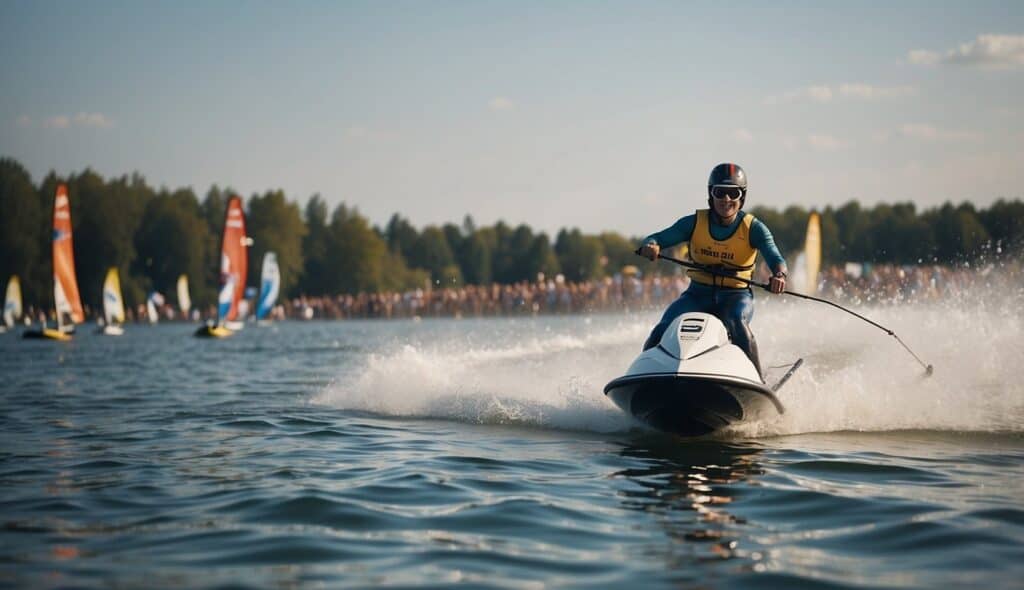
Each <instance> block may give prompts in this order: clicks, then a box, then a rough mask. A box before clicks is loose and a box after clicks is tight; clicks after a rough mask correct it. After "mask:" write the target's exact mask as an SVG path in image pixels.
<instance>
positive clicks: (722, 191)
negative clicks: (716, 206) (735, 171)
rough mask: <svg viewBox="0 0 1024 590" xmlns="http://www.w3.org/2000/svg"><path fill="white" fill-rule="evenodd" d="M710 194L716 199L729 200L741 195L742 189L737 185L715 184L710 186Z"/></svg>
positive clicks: (737, 198)
mask: <svg viewBox="0 0 1024 590" xmlns="http://www.w3.org/2000/svg"><path fill="white" fill-rule="evenodd" d="M711 196H712V197H714V198H716V199H729V200H730V201H736V200H739V198H740V197H742V196H743V189H741V188H740V187H738V186H726V185H719V184H716V185H715V186H713V187H711Z"/></svg>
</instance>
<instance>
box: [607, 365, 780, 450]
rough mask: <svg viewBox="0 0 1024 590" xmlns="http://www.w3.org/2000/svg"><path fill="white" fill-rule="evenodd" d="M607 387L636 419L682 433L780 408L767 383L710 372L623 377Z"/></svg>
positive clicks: (764, 414) (719, 426)
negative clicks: (729, 377) (724, 376)
mask: <svg viewBox="0 0 1024 590" xmlns="http://www.w3.org/2000/svg"><path fill="white" fill-rule="evenodd" d="M604 391H605V394H606V395H607V396H608V397H609V398H610V399H611V400H612V401H613V402H614V403H615V405H616V406H618V407H619V408H620V409H622V411H624V412H626V413H627V414H629V415H631V416H632V417H633V418H635V419H636V420H638V421H640V422H642V423H644V424H646V425H647V426H650V427H651V428H654V429H656V430H660V431H662V432H667V433H671V434H678V435H681V436H703V435H706V434H711V433H713V432H715V431H717V430H721V429H722V428H726V427H728V426H731V425H734V424H737V423H740V422H750V421H755V420H761V419H764V418H769V417H772V416H774V415H777V414H778V413H781V412H782V404H781V403H779V401H778V399H777V398H776V397H775V394H774V393H772V391H771V390H770V389H768V388H767V387H765V386H763V385H760V384H757V383H752V382H741V381H738V380H730V379H727V378H714V377H708V376H706V375H702V376H688V375H680V374H668V375H643V376H639V377H628V376H627V377H620V378H619V379H616V380H614V381H612V382H611V383H609V384H608V385H607V386H606V387H605V390H604Z"/></svg>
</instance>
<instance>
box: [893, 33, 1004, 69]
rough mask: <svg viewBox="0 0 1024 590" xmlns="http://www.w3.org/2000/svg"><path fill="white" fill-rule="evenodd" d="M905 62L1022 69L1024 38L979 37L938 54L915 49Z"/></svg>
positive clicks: (1002, 36)
mask: <svg viewBox="0 0 1024 590" xmlns="http://www.w3.org/2000/svg"><path fill="white" fill-rule="evenodd" d="M907 61H909V62H910V63H912V64H917V65H936V64H951V65H963V66H976V67H983V68H1015V67H1022V66H1024V35H994V34H987V35H978V36H977V37H976V38H975V39H974V40H973V41H968V42H966V43H961V44H960V45H958V46H956V47H954V48H953V49H950V50H948V51H946V52H945V53H939V52H935V51H929V50H926V49H915V50H913V51H911V52H910V53H909V54H907Z"/></svg>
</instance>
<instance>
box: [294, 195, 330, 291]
mask: <svg viewBox="0 0 1024 590" xmlns="http://www.w3.org/2000/svg"><path fill="white" fill-rule="evenodd" d="M304 216H305V218H306V235H305V237H303V238H302V252H303V259H304V260H303V272H302V276H301V282H300V284H299V287H300V289H299V290H300V291H301V292H303V293H306V294H309V295H326V294H327V293H328V291H327V282H328V279H327V275H328V273H329V272H330V268H329V263H328V259H327V247H328V241H329V238H330V235H329V232H328V229H327V204H326V203H324V200H323V199H322V198H321V197H320V195H318V194H317V195H313V197H312V198H310V199H309V202H307V203H306V209H305V215H304Z"/></svg>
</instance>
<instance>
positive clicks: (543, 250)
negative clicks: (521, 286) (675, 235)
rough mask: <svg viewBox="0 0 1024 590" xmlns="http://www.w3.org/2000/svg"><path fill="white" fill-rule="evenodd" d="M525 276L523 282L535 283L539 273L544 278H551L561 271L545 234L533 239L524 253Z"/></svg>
mask: <svg viewBox="0 0 1024 590" xmlns="http://www.w3.org/2000/svg"><path fill="white" fill-rule="evenodd" d="M525 267H526V276H525V277H524V280H530V281H535V280H537V276H538V275H539V274H540V273H544V276H545V277H548V278H550V277H553V276H555V275H557V274H558V273H560V272H561V271H562V267H561V266H560V265H559V264H558V256H556V255H555V249H554V248H553V247H552V246H551V240H550V239H548V235H547V234H545V233H540V234H537V235H536V236H534V237H533V241H532V242H531V243H530V247H529V249H528V250H527V252H526V264H525Z"/></svg>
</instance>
